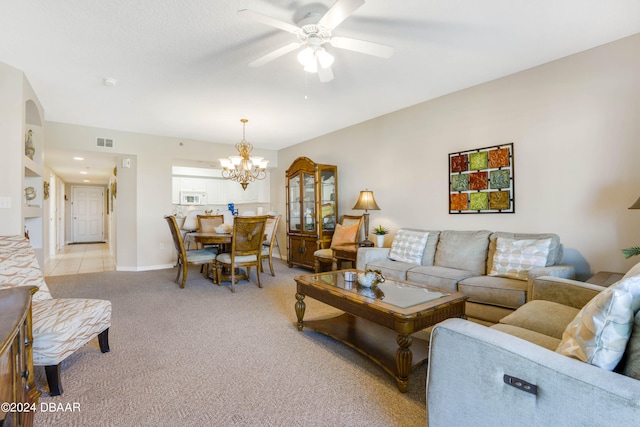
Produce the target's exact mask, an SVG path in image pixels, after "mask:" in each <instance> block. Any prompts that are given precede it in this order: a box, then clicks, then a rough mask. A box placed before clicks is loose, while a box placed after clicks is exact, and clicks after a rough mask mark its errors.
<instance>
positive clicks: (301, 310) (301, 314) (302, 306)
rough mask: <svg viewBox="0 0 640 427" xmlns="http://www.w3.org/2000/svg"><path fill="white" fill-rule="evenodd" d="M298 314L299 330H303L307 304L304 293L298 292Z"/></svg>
mask: <svg viewBox="0 0 640 427" xmlns="http://www.w3.org/2000/svg"><path fill="white" fill-rule="evenodd" d="M296 300H297V301H296V316H298V325H297V326H298V330H299V331H301V330H302V327H303V323H302V318H303V317H304V310H305V309H306V308H307V305H306V304H305V303H304V295H302V294H299V293H297V292H296Z"/></svg>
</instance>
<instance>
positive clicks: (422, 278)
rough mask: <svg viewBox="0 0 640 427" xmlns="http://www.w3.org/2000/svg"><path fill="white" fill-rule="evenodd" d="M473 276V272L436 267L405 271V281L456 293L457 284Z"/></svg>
mask: <svg viewBox="0 0 640 427" xmlns="http://www.w3.org/2000/svg"><path fill="white" fill-rule="evenodd" d="M475 274H476V273H474V272H473V271H467V270H460V269H457V268H448V267H439V266H437V265H430V266H418V267H416V266H414V267H413V268H410V269H409V270H408V271H407V280H408V281H409V282H412V283H420V284H423V285H427V286H433V287H435V288H442V289H447V290H450V291H456V290H457V285H458V282H460V281H461V280H464V279H466V278H467V277H472V276H474V275H475Z"/></svg>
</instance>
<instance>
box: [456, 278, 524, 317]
mask: <svg viewBox="0 0 640 427" xmlns="http://www.w3.org/2000/svg"><path fill="white" fill-rule="evenodd" d="M527 286H528V284H527V282H525V281H523V280H518V279H512V278H509V277H491V276H475V277H470V278H467V279H464V280H462V281H461V282H460V283H458V291H459V292H462V293H463V294H465V295H467V296H468V297H469V301H473V302H479V303H483V304H491V305H497V306H500V307H507V308H511V309H516V308H518V307H520V306H521V305H523V304H524V303H525V302H526V301H527Z"/></svg>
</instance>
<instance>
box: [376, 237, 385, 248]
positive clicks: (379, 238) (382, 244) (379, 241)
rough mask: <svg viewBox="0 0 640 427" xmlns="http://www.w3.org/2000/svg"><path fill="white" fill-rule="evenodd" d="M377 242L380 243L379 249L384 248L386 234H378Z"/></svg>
mask: <svg viewBox="0 0 640 427" xmlns="http://www.w3.org/2000/svg"><path fill="white" fill-rule="evenodd" d="M376 240H377V241H378V242H377V243H378V247H379V248H384V234H376Z"/></svg>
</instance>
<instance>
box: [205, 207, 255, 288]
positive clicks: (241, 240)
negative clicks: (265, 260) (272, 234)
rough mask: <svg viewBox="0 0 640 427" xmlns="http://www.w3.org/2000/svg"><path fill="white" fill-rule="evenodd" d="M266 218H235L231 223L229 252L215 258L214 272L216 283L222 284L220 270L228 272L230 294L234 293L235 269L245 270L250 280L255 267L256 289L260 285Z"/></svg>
mask: <svg viewBox="0 0 640 427" xmlns="http://www.w3.org/2000/svg"><path fill="white" fill-rule="evenodd" d="M266 221H267V217H266V216H264V215H262V216H251V217H241V216H238V217H236V219H235V221H233V235H232V238H231V252H228V253H223V254H220V255H218V256H217V257H216V267H217V268H216V271H217V275H218V283H222V281H223V280H225V279H224V278H223V275H222V270H223V268H227V269H229V270H230V276H231V277H230V279H231V292H235V291H236V288H235V283H236V268H239V267H246V268H247V280H250V278H251V266H255V267H256V278H257V279H258V287H259V288H261V287H262V284H261V283H260V258H261V255H260V254H261V252H262V242H263V241H264V229H265V223H266Z"/></svg>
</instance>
